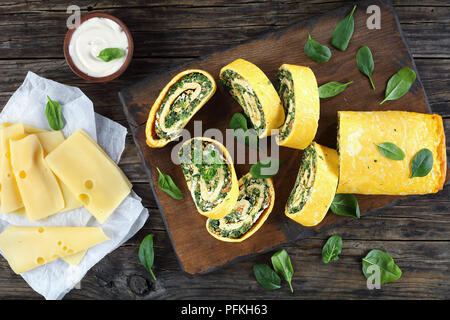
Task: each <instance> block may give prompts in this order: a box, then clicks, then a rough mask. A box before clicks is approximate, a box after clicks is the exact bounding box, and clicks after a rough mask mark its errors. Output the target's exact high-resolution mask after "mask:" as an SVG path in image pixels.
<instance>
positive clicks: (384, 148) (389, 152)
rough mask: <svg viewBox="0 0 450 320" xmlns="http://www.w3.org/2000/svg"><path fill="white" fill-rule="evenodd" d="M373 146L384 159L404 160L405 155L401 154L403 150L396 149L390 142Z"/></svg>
mask: <svg viewBox="0 0 450 320" xmlns="http://www.w3.org/2000/svg"><path fill="white" fill-rule="evenodd" d="M374 144H375V145H376V146H377V147H378V150H379V151H380V153H381V154H382V155H383V156H385V157H386V158H389V159H391V160H403V159H405V153H404V152H403V150H402V149H400V148H399V147H397V146H396V145H395V144H393V143H392V142H383V143H380V144H377V143H374Z"/></svg>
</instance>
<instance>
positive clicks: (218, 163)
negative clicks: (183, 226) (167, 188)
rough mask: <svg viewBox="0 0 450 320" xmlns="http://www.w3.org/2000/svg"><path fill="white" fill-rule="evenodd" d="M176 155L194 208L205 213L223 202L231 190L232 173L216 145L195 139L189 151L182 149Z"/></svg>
mask: <svg viewBox="0 0 450 320" xmlns="http://www.w3.org/2000/svg"><path fill="white" fill-rule="evenodd" d="M178 156H179V158H180V162H181V169H182V171H183V174H184V176H185V178H186V182H187V184H188V187H189V190H190V191H191V195H192V198H193V199H194V202H195V204H196V206H197V208H199V209H200V210H202V211H204V212H207V211H210V210H212V209H213V208H215V207H216V206H217V205H219V204H220V203H222V202H223V200H224V199H225V197H226V196H227V195H228V192H229V191H230V190H231V171H230V168H229V166H228V164H227V162H226V160H225V159H224V157H223V156H222V154H221V152H220V151H219V150H218V149H217V148H216V146H215V145H214V144H213V143H211V142H209V141H202V140H196V139H194V140H193V141H192V143H191V145H190V152H189V151H188V152H187V153H186V152H185V148H184V146H183V147H182V148H181V149H180V152H179V154H178Z"/></svg>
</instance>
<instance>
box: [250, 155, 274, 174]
mask: <svg viewBox="0 0 450 320" xmlns="http://www.w3.org/2000/svg"><path fill="white" fill-rule="evenodd" d="M280 166H281V163H280V160H278V159H276V158H267V159H264V160H261V161H260V162H257V163H255V164H254V165H252V166H251V167H250V173H251V175H252V176H253V177H254V178H257V179H266V178H270V177H272V176H274V175H276V174H277V173H278V171H279V169H280Z"/></svg>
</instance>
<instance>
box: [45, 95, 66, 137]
mask: <svg viewBox="0 0 450 320" xmlns="http://www.w3.org/2000/svg"><path fill="white" fill-rule="evenodd" d="M47 99H48V102H47V105H46V106H45V116H46V117H47V121H48V125H49V126H50V128H52V129H53V130H61V129H62V128H64V121H63V117H62V114H61V105H60V104H59V103H58V102H56V101H53V100H52V99H50V97H49V96H47Z"/></svg>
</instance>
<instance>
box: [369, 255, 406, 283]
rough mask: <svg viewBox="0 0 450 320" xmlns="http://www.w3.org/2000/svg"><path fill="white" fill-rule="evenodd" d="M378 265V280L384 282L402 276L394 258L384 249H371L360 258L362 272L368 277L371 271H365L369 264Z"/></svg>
mask: <svg viewBox="0 0 450 320" xmlns="http://www.w3.org/2000/svg"><path fill="white" fill-rule="evenodd" d="M373 265H375V266H378V267H379V268H380V282H381V284H385V283H388V282H392V281H395V280H397V279H399V278H400V277H401V276H402V270H400V268H399V267H398V266H397V265H396V264H395V262H394V259H392V257H391V256H390V255H389V254H387V253H386V252H384V251H381V250H376V249H374V250H371V251H370V252H369V253H368V254H367V256H366V257H365V258H363V259H362V272H363V273H364V275H365V276H366V278H367V279H368V278H369V277H370V276H371V275H372V273H368V272H367V268H368V267H370V266H373Z"/></svg>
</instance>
